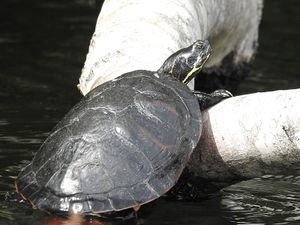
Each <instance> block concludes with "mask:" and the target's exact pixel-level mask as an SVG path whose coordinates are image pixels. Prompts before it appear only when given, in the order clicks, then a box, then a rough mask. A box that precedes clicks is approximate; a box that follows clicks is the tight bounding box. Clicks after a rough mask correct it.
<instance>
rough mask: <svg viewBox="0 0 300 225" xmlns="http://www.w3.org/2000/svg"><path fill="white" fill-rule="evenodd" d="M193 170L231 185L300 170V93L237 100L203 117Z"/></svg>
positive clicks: (251, 96)
mask: <svg viewBox="0 0 300 225" xmlns="http://www.w3.org/2000/svg"><path fill="white" fill-rule="evenodd" d="M203 120H204V127H203V131H202V135H201V139H200V142H199V144H198V146H197V148H196V150H195V151H194V153H193V155H192V159H191V162H190V164H189V166H188V168H189V171H191V172H193V174H194V175H196V177H199V178H204V179H206V180H209V181H218V182H222V181H224V182H230V181H233V180H241V179H248V178H253V177H259V176H261V175H264V174H291V173H292V172H293V171H296V170H298V171H299V169H300V89H294V90H280V91H273V92H264V93H254V94H249V95H242V96H237V97H232V98H229V99H226V100H224V101H222V102H221V103H219V104H217V105H215V106H213V107H211V108H209V109H208V110H206V111H205V112H204V114H203Z"/></svg>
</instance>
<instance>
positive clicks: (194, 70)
mask: <svg viewBox="0 0 300 225" xmlns="http://www.w3.org/2000/svg"><path fill="white" fill-rule="evenodd" d="M200 69H201V67H198V68H197V67H194V68H193V69H192V70H191V71H190V72H189V73H188V74H187V75H186V77H185V78H184V80H183V81H182V82H183V83H185V82H186V81H187V80H188V79H189V77H190V76H192V75H193V74H194V73H195V72H196V71H198V70H200Z"/></svg>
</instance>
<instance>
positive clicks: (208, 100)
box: [193, 89, 233, 110]
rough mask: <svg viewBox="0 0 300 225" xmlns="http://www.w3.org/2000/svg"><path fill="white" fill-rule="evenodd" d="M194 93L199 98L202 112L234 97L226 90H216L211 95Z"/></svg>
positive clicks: (199, 92)
mask: <svg viewBox="0 0 300 225" xmlns="http://www.w3.org/2000/svg"><path fill="white" fill-rule="evenodd" d="M193 93H194V95H195V96H196V97H197V98H198V102H199V105H200V109H201V110H205V109H207V108H209V107H211V106H213V105H215V104H217V103H219V102H220V101H222V100H223V99H225V98H230V97H232V96H233V95H232V94H231V93H230V92H229V91H227V90H224V89H218V90H215V91H214V92H212V93H210V94H208V93H205V92H201V91H194V92H193Z"/></svg>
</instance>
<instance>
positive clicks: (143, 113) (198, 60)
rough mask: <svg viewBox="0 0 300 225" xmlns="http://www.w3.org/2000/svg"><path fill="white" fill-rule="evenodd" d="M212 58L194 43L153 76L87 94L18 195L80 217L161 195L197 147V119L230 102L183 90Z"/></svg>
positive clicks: (140, 75) (124, 79)
mask: <svg viewBox="0 0 300 225" xmlns="http://www.w3.org/2000/svg"><path fill="white" fill-rule="evenodd" d="M210 53H211V47H210V44H209V42H208V41H207V40H197V41H195V42H194V43H193V44H192V45H190V46H188V47H186V48H183V49H180V50H179V51H177V52H175V53H174V54H172V55H171V56H169V57H168V58H167V59H166V61H165V62H164V63H163V65H162V66H161V67H160V68H159V69H158V70H157V71H147V70H136V71H132V72H128V73H125V74H123V75H121V76H119V77H117V78H115V79H113V80H111V81H108V82H106V83H103V84H101V85H99V86H98V87H96V88H94V89H93V90H91V91H90V92H89V93H88V94H87V95H86V96H84V97H83V98H82V99H81V100H80V101H79V102H78V103H77V104H76V105H75V106H74V107H73V108H72V109H71V110H70V111H69V112H68V113H67V114H66V115H65V117H64V118H63V119H62V120H61V121H60V122H59V123H58V124H57V125H56V126H55V127H54V130H53V131H52V133H51V134H50V135H49V136H48V137H47V138H46V140H45V142H44V143H43V144H42V145H41V147H40V149H39V150H38V151H37V153H36V155H35V156H34V158H33V160H32V162H31V163H29V165H27V166H26V167H25V168H24V169H23V170H22V171H21V172H20V174H19V176H18V177H17V179H16V190H17V192H18V193H19V194H21V196H22V197H23V198H24V199H26V200H28V201H29V202H30V203H31V204H32V205H33V206H34V207H37V208H40V209H42V210H46V211H58V212H66V213H80V214H85V215H89V214H90V215H94V214H95V215H96V214H97V215H99V214H103V213H109V212H116V211H121V210H125V209H130V208H134V209H137V208H139V206H141V205H143V204H146V203H148V202H151V201H153V200H155V199H157V198H159V197H160V196H162V195H164V194H165V193H166V192H168V190H170V189H171V188H172V187H173V186H174V185H175V183H176V182H177V180H178V179H179V177H180V175H181V173H182V171H183V169H184V167H185V166H186V165H187V162H188V160H189V158H190V157H191V154H192V152H193V150H194V149H195V147H196V145H197V143H198V141H199V139H200V135H201V130H202V124H203V122H202V114H201V111H202V110H203V109H205V108H208V107H210V106H212V105H214V104H216V103H218V102H220V101H221V100H222V99H224V98H228V97H231V96H232V95H231V93H230V92H228V91H226V90H216V91H214V92H213V93H210V94H207V93H202V92H199V91H192V90H191V89H189V88H188V86H187V85H186V84H187V83H189V81H190V80H191V79H192V78H193V77H194V76H195V75H196V74H198V72H199V71H200V70H201V68H202V67H203V65H204V63H205V62H206V61H207V59H208V57H209V55H210Z"/></svg>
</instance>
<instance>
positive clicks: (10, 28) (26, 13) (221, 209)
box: [0, 0, 300, 225]
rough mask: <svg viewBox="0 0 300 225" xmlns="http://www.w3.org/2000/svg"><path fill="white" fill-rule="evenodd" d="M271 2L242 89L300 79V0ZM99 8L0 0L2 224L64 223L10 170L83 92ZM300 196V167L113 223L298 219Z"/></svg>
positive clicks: (84, 2) (78, 1)
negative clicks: (27, 194)
mask: <svg viewBox="0 0 300 225" xmlns="http://www.w3.org/2000/svg"><path fill="white" fill-rule="evenodd" d="M98 2H100V1H98ZM265 2H266V6H265V11H264V16H263V21H262V25H261V35H260V48H259V52H258V54H257V57H256V60H255V62H254V68H253V70H252V72H251V74H250V76H249V77H247V79H246V80H245V81H244V82H243V83H242V84H241V85H240V88H239V93H250V92H257V91H267V90H276V89H288V88H297V87H298V88H299V87H300V78H299V72H298V71H299V70H300V67H299V65H300V56H299V52H300V45H299V44H298V42H299V41H298V39H299V37H300V30H299V27H300V24H299V23H300V19H299V10H300V2H299V1H298V0H288V1H280V0H273V1H271V0H266V1H265ZM98 4H99V3H98ZM97 12H98V7H96V6H95V2H94V1H93V0H89V1H88V0H74V1H66V0H47V1H38V0H26V1H25V0H2V1H1V2H0V29H1V33H0V49H1V54H0V68H1V69H0V81H1V82H0V109H1V110H0V160H1V164H0V225H2V224H3V225H4V224H7V225H27V224H28V225H29V224H30V225H34V224H36V225H42V224H47V225H50V221H52V225H54V224H56V225H58V224H62V222H65V221H64V219H63V218H55V217H52V216H49V215H48V214H46V213H43V212H41V211H39V210H34V209H32V208H31V206H29V205H28V204H26V203H24V202H23V201H21V200H20V198H19V197H17V196H16V195H15V194H14V192H13V190H14V179H15V177H16V175H17V174H18V172H19V171H20V170H21V168H22V167H24V165H26V164H27V163H28V162H29V160H31V158H32V156H33V155H34V152H36V150H37V149H38V147H39V146H40V144H41V143H42V142H43V140H44V139H45V138H46V137H47V135H48V134H49V132H50V131H51V129H52V127H53V126H54V125H55V124H56V123H57V122H58V121H59V120H60V118H61V117H62V116H63V115H64V114H65V113H66V112H67V111H68V110H69V109H70V107H71V106H73V105H74V104H75V103H76V102H77V101H78V100H79V98H80V94H79V92H78V90H77V89H76V84H77V80H78V77H79V75H80V70H81V67H82V65H83V62H84V60H85V55H86V52H87V47H88V44H89V39H90V37H91V35H92V32H93V29H94V26H95V21H96V18H97ZM299 196H300V173H299V174H290V175H287V176H265V177H262V178H257V179H253V180H250V181H244V182H241V183H238V184H236V185H232V186H230V187H228V188H226V189H224V190H223V191H222V192H221V194H220V195H218V196H216V197H214V198H212V199H208V200H203V201H200V202H178V201H169V200H166V199H160V200H159V201H157V202H155V203H154V204H153V205H152V206H151V207H146V208H145V209H144V210H143V211H142V212H140V214H139V216H138V219H137V220H135V219H132V218H131V219H129V220H125V221H122V220H119V221H117V222H114V224H145V225H147V224H189V225H190V224H276V223H278V224H300V198H299ZM20 201H21V202H20ZM89 221H90V220H88V222H89ZM106 223H107V224H113V222H112V221H110V222H106ZM88 224H91V223H88ZM94 224H102V223H100V222H99V221H98V220H94Z"/></svg>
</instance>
